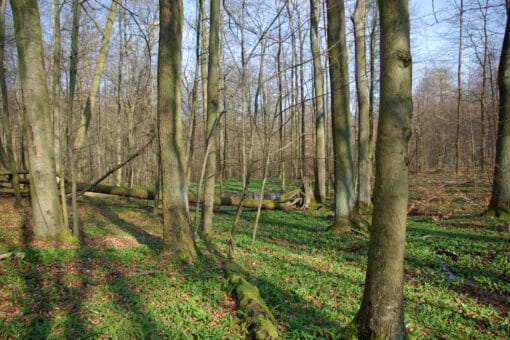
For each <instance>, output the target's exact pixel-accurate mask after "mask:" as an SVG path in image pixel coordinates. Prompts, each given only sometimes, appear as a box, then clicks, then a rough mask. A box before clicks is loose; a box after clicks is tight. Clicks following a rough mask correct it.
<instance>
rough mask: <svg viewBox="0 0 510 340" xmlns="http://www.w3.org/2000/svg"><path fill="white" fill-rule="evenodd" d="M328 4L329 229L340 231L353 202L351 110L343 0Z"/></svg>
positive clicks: (346, 225) (346, 226) (348, 219)
mask: <svg viewBox="0 0 510 340" xmlns="http://www.w3.org/2000/svg"><path fill="white" fill-rule="evenodd" d="M327 7H328V49H329V73H330V82H331V112H332V121H333V153H334V159H335V161H334V164H335V223H334V225H333V226H332V229H331V230H332V231H335V232H336V231H339V232H342V231H346V230H349V229H350V228H351V217H352V216H351V215H352V212H353V211H352V210H353V208H354V203H355V196H354V164H353V163H354V162H353V157H352V146H351V119H350V116H351V113H350V109H349V79H348V74H349V72H348V68H347V42H346V37H345V12H344V3H343V1H339V0H329V1H328V3H327Z"/></svg>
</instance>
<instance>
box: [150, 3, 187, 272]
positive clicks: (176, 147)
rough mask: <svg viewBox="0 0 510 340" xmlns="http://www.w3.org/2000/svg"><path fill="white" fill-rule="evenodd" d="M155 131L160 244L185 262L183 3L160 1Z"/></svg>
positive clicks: (185, 185) (185, 187)
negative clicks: (158, 154)
mask: <svg viewBox="0 0 510 340" xmlns="http://www.w3.org/2000/svg"><path fill="white" fill-rule="evenodd" d="M159 17H160V34H159V52H158V131H159V143H160V150H161V178H162V183H163V195H162V197H163V245H164V249H165V250H167V251H168V250H169V251H172V252H175V253H176V255H177V256H178V257H179V258H181V259H184V260H186V261H188V262H190V261H192V259H193V258H194V257H195V256H196V249H195V243H194V239H193V233H192V230H191V223H190V218H189V209H188V186H187V179H186V155H185V153H184V147H183V141H182V126H181V124H182V123H181V89H180V86H181V45H182V22H183V6H182V0H160V2H159Z"/></svg>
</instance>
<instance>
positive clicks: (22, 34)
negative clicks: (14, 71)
mask: <svg viewBox="0 0 510 340" xmlns="http://www.w3.org/2000/svg"><path fill="white" fill-rule="evenodd" d="M11 8H12V14H13V19H14V32H15V36H16V46H17V50H18V69H19V76H20V80H21V90H22V100H23V105H24V109H25V110H24V111H25V112H24V113H25V119H24V122H25V124H26V127H25V128H26V131H27V133H28V136H27V138H26V139H27V143H28V145H27V146H28V147H27V149H28V162H29V169H30V203H31V207H32V228H33V232H34V237H36V238H42V239H69V237H70V235H69V231H68V229H67V227H66V226H65V225H64V222H63V217H62V207H61V205H60V201H59V194H58V190H57V183H56V171H55V150H54V147H53V142H54V138H53V129H52V126H51V121H50V103H49V94H48V88H47V85H46V79H45V73H44V69H43V59H42V58H43V47H42V35H41V25H40V17H39V8H38V5H37V0H12V1H11Z"/></svg>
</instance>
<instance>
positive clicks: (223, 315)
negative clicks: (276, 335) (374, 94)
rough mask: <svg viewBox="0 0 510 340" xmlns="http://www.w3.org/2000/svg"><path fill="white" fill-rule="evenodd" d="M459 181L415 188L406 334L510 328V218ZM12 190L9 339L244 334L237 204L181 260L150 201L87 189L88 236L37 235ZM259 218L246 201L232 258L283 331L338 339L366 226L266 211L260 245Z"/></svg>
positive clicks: (1, 317) (6, 290) (7, 225)
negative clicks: (191, 257) (164, 242)
mask: <svg viewBox="0 0 510 340" xmlns="http://www.w3.org/2000/svg"><path fill="white" fill-rule="evenodd" d="M429 182H430V183H433V181H429ZM443 184H444V183H443ZM462 184H463V183H462V182H459V183H453V184H452V183H450V184H448V185H442V186H440V185H438V184H437V185H436V184H435V185H434V187H433V188H431V187H427V188H424V187H420V186H414V187H413V192H412V194H411V195H410V199H411V202H410V215H411V216H410V218H409V223H408V233H407V248H406V258H405V279H406V283H405V288H404V298H405V318H406V325H407V330H408V334H409V335H410V336H411V337H415V338H477V339H478V338H491V339H492V338H500V339H505V338H508V336H509V335H510V315H509V307H510V238H509V234H508V229H507V226H506V225H505V224H502V223H499V222H497V221H494V220H487V219H486V218H484V217H482V216H481V215H480V213H481V207H483V205H484V204H485V203H484V201H483V200H480V199H479V197H481V196H483V197H485V196H486V195H487V186H486V185H485V186H484V185H480V186H476V187H475V186H472V185H471V186H463V185H462ZM233 186H234V187H235V185H233ZM275 187H276V185H275ZM466 187H467V188H470V190H464V189H463V188H466ZM438 188H439V189H438ZM233 190H234V189H233ZM11 203H12V201H10V200H9V199H6V200H2V202H1V203H0V254H1V253H5V252H9V251H18V252H23V253H24V254H25V257H24V258H15V257H11V258H9V259H5V260H1V261H0V338H2V339H4V338H58V339H60V338H73V339H77V338H92V339H95V338H112V339H116V338H118V339H126V338H171V339H177V338H179V339H196V338H207V339H225V338H234V339H237V338H245V337H246V336H247V334H248V328H247V325H246V324H245V323H244V319H245V316H246V315H243V312H242V311H239V310H238V306H237V303H236V300H235V297H234V294H233V293H232V287H231V286H230V285H229V283H228V282H227V279H226V278H225V275H224V268H223V264H222V259H223V258H224V256H225V254H226V246H227V240H228V232H229V230H230V226H231V223H232V220H233V216H234V214H235V208H232V207H217V208H216V209H215V227H216V231H217V232H216V233H215V235H214V236H213V237H212V239H211V241H212V243H213V244H214V245H216V248H217V249H219V253H218V252H215V251H212V250H208V248H207V247H206V245H205V244H204V243H203V242H202V241H199V242H198V246H199V248H200V250H201V254H202V256H201V257H200V259H198V260H197V261H196V262H195V263H194V264H193V265H188V266H183V265H182V264H180V263H177V262H175V261H174V260H173V259H172V258H171V257H169V256H167V255H164V254H162V253H161V238H160V236H161V218H160V217H159V216H154V215H153V214H152V209H151V207H150V205H149V204H148V203H147V202H145V201H138V200H133V199H131V200H125V199H122V198H116V197H108V196H104V195H89V196H87V197H85V198H84V199H83V201H82V202H81V211H80V218H81V220H82V222H83V235H82V239H81V243H80V244H79V245H63V244H52V243H43V242H32V243H28V242H27V241H26V240H25V238H24V237H23V233H22V228H21V227H22V225H23V223H24V217H23V216H24V211H23V210H15V209H12V208H11V206H12V205H11ZM254 220H255V212H254V211H250V210H245V212H244V214H243V220H242V221H241V227H240V228H239V231H238V234H237V236H236V248H235V254H234V260H235V262H236V263H237V264H238V265H239V268H240V270H241V272H242V274H243V275H244V276H245V277H246V278H247V279H248V280H249V281H250V282H252V283H254V284H255V285H256V286H257V287H258V289H259V291H260V295H261V297H262V298H263V299H264V300H265V302H266V304H267V305H268V306H269V308H270V309H271V311H272V313H273V315H274V316H275V318H276V320H277V324H278V327H279V331H280V335H281V336H282V338H288V339H310V338H336V337H337V336H338V334H339V333H340V332H341V329H342V327H344V326H345V325H346V324H347V323H348V322H349V321H350V320H351V319H352V318H353V317H354V314H355V313H356V311H357V309H358V307H359V302H360V298H361V294H362V289H363V284H364V270H365V264H366V257H367V253H368V238H367V237H364V236H362V235H359V234H355V233H353V234H348V235H343V236H332V235H329V234H327V233H325V232H324V231H325V230H326V228H327V227H328V226H329V225H330V224H331V223H332V213H331V211H328V210H326V209H321V210H308V211H304V212H301V211H295V212H283V211H263V212H262V217H261V220H260V226H259V231H258V236H257V241H256V243H255V246H254V247H251V231H252V226H253V222H254Z"/></svg>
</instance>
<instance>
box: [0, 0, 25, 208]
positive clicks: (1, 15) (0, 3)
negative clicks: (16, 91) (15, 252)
mask: <svg viewBox="0 0 510 340" xmlns="http://www.w3.org/2000/svg"><path fill="white" fill-rule="evenodd" d="M6 5H7V0H0V90H1V93H2V107H1V110H2V111H1V112H0V125H1V129H0V148H1V150H0V152H3V151H4V147H5V158H6V163H7V164H6V166H7V168H8V169H9V171H10V172H11V185H12V188H13V189H14V197H15V199H14V207H15V208H20V207H21V192H20V188H19V176H18V168H17V166H16V159H15V158H14V149H13V146H12V134H11V127H10V123H9V122H10V119H9V116H10V112H9V101H8V99H9V98H8V95H7V81H6V79H5V68H4V50H5V7H6ZM4 139H5V140H4ZM2 144H5V146H2Z"/></svg>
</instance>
